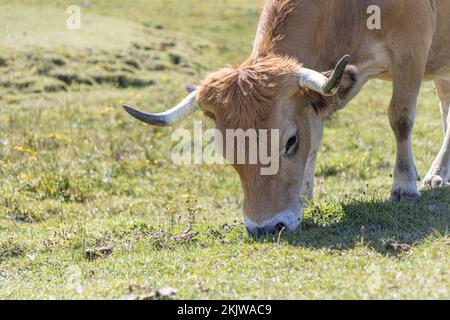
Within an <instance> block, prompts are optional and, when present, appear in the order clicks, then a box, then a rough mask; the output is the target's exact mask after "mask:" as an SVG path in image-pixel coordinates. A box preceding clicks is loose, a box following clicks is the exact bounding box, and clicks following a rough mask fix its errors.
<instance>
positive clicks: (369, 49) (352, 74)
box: [124, 0, 450, 235]
mask: <svg viewBox="0 0 450 320" xmlns="http://www.w3.org/2000/svg"><path fill="white" fill-rule="evenodd" d="M370 6H372V7H373V6H378V8H379V9H380V13H381V25H380V28H369V27H368V24H367V20H368V8H369V7H370ZM449 17H450V1H449V0H268V1H266V3H265V5H264V9H263V13H262V15H261V18H260V21H259V25H258V28H257V33H256V38H255V41H254V46H253V50H252V52H251V54H250V55H249V58H248V59H246V60H245V62H244V63H242V64H240V65H237V66H227V67H225V68H223V69H222V70H219V71H217V72H215V73H211V74H209V75H208V76H207V77H206V78H205V79H204V80H203V81H202V82H201V83H200V85H199V86H198V87H196V89H195V91H193V92H191V93H190V94H189V95H188V96H187V98H186V99H185V100H183V101H182V102H181V103H180V104H179V105H177V106H176V107H174V108H172V109H170V110H168V111H166V112H164V113H161V114H149V113H143V112H140V111H138V110H136V109H134V108H133V107H131V106H129V105H125V106H124V107H125V109H126V111H127V112H128V113H129V114H130V115H132V116H133V117H135V118H137V119H138V120H140V121H143V122H145V123H147V124H150V125H156V126H170V125H173V124H176V123H178V122H180V121H182V120H183V119H185V118H186V117H187V116H188V115H190V114H191V113H192V112H194V111H195V110H196V109H198V108H200V109H201V110H203V111H204V114H205V115H206V116H207V117H209V118H211V119H213V120H214V122H215V125H216V128H217V129H218V130H219V131H221V132H223V131H225V130H226V129H236V128H243V129H248V128H265V129H278V130H279V132H280V134H279V144H280V146H281V147H280V155H279V165H280V169H279V171H278V173H277V174H275V175H268V176H262V175H261V174H260V172H259V171H258V167H259V166H260V165H261V164H256V165H246V164H243V165H242V164H240V165H236V164H233V167H234V168H235V169H236V171H237V173H238V174H239V177H240V180H241V184H242V188H243V192H244V204H243V214H244V223H245V226H246V228H247V231H248V233H249V234H251V235H262V234H270V233H275V232H277V231H280V230H287V231H291V230H295V229H296V228H297V227H298V226H299V224H300V222H301V218H302V212H303V210H304V205H305V201H306V199H311V200H312V197H313V179H314V167H315V162H316V158H317V153H318V151H319V147H320V144H321V140H322V133H323V128H324V120H325V119H326V118H328V117H329V116H330V115H332V114H333V113H334V112H336V111H337V110H340V109H342V108H343V107H345V105H346V104H347V103H348V102H349V101H350V100H351V99H352V98H354V97H355V96H356V94H357V93H358V92H359V91H360V89H361V88H362V87H363V86H364V85H365V84H366V83H367V82H368V81H369V80H371V79H375V78H377V79H384V80H389V81H392V83H393V93H392V99H391V102H390V105H389V110H388V116H389V123H390V126H391V128H392V130H393V133H394V137H395V140H396V146H397V157H396V163H395V168H394V173H393V184H392V189H391V200H392V201H401V202H412V201H417V199H418V198H419V197H420V192H419V189H418V186H417V184H418V181H419V180H420V179H419V175H418V173H417V170H416V167H415V164H414V156H413V150H412V146H411V138H412V130H413V125H414V120H415V115H416V103H417V98H418V94H419V89H420V86H421V83H422V81H423V80H433V81H434V84H435V87H436V90H437V94H438V97H439V99H440V108H441V112H442V121H443V127H444V143H443V145H442V148H441V149H440V151H439V153H438V155H437V157H436V160H435V161H434V162H433V164H432V165H431V168H430V170H429V171H428V173H427V175H426V176H425V178H424V179H423V180H422V188H428V187H432V188H435V187H443V186H448V184H449V178H450V148H449V147H450V130H449V125H450V114H449V106H450V19H449ZM359 112H364V110H360V111H359ZM349 130H351V128H349Z"/></svg>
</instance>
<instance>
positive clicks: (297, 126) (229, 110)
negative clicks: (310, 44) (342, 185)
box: [125, 55, 356, 235]
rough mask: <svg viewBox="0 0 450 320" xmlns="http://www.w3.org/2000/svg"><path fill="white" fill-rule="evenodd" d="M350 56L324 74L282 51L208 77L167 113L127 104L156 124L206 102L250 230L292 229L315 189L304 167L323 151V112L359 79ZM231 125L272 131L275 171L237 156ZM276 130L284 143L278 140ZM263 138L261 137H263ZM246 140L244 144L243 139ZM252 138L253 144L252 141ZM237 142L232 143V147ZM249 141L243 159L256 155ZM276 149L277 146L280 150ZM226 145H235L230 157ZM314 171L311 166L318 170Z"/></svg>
mask: <svg viewBox="0 0 450 320" xmlns="http://www.w3.org/2000/svg"><path fill="white" fill-rule="evenodd" d="M348 59H349V57H348V56H345V57H344V58H343V59H341V61H339V62H338V64H337V66H336V67H335V68H334V70H331V71H328V72H325V73H319V72H316V71H313V70H310V69H306V68H303V67H302V66H301V64H299V63H298V61H297V60H295V59H292V58H287V57H281V56H277V55H267V56H264V57H259V58H251V59H249V60H248V61H247V62H245V63H244V64H242V65H240V66H236V67H232V66H228V67H226V68H224V69H222V70H220V71H218V72H216V73H213V74H211V75H209V76H208V77H207V78H206V79H205V80H204V81H203V82H202V83H201V84H200V86H199V87H198V88H197V89H196V90H195V91H193V92H191V93H190V94H189V95H188V97H187V98H186V99H185V100H184V101H182V102H181V103H180V104H179V105H177V106H176V107H175V108H172V109H171V110H169V111H167V112H164V113H161V114H147V113H142V112H140V111H137V110H136V109H134V108H132V107H130V106H125V109H126V111H127V112H128V113H130V114H131V115H132V116H133V117H135V118H137V119H138V120H141V121H143V122H145V123H148V124H150V125H158V126H167V125H173V124H175V123H178V122H180V121H182V120H183V119H185V118H186V117H187V116H188V115H189V114H191V113H192V112H194V110H196V109H197V108H198V107H201V108H202V109H203V110H204V112H205V114H206V115H207V116H208V117H210V118H211V119H213V120H214V121H215V123H216V128H217V129H218V132H221V133H222V135H220V136H221V137H222V138H223V140H224V141H223V150H222V151H224V156H225V157H226V158H227V159H228V160H229V161H230V162H232V165H233V167H234V168H235V169H236V171H237V172H238V174H239V177H240V179H241V184H242V187H243V190H244V198H245V200H244V208H243V209H244V220H245V225H246V227H247V230H248V232H249V233H250V234H253V235H258V234H267V233H274V232H276V231H279V230H281V229H283V228H284V229H286V230H294V229H296V228H297V227H298V226H299V224H300V221H301V217H302V207H303V204H302V202H303V201H302V197H301V196H300V195H301V194H308V193H310V192H311V191H310V190H311V188H312V186H308V185H307V183H305V181H306V180H305V177H304V176H305V174H308V173H307V172H308V170H311V168H306V166H307V164H308V165H309V162H310V161H311V156H314V155H315V152H316V151H317V150H315V149H316V147H318V146H316V145H315V143H316V142H317V140H320V139H317V135H321V130H322V119H323V117H324V115H327V114H329V113H331V111H332V110H334V109H336V108H337V106H338V104H339V102H340V100H341V99H342V98H344V96H345V95H346V94H347V93H348V92H349V90H350V89H351V87H352V86H353V83H354V82H355V76H356V71H355V70H354V68H352V67H347V64H348ZM228 129H242V130H243V131H247V130H248V129H256V132H257V133H258V134H260V133H262V132H266V131H264V130H262V131H261V130H260V129H268V131H267V132H268V134H267V137H265V140H264V141H266V143H267V150H268V152H269V153H270V154H274V153H273V152H274V151H277V153H276V154H277V155H278V156H277V158H276V159H275V161H277V164H276V167H277V169H278V170H277V171H276V172H272V173H270V174H263V170H261V168H262V167H264V166H265V165H267V164H266V163H263V162H262V161H261V159H260V157H259V156H257V157H256V158H257V162H256V164H255V163H253V164H252V163H242V162H239V163H238V161H235V160H236V156H237V153H238V152H239V151H238V150H241V149H240V146H238V145H237V144H238V142H237V139H235V138H234V137H233V139H227V134H226V131H227V130H228ZM273 130H276V132H277V134H278V136H277V137H278V141H276V143H275V144H273V143H272V142H273V141H272V135H273V134H274V132H275V131H273ZM260 139H262V137H260V136H258V140H260ZM241 142H242V141H241ZM247 142H248V141H247ZM227 146H228V147H230V146H231V148H228V147H227ZM249 146H250V144H249V143H245V152H246V156H245V159H246V160H249V159H250V154H249V153H251V152H258V153H259V152H260V151H259V149H260V148H261V145H260V144H258V145H257V146H258V148H257V149H253V150H250V149H249ZM274 147H275V148H277V149H276V150H274ZM226 150H234V152H233V156H232V157H230V155H229V154H227V151H226ZM312 170H313V168H312Z"/></svg>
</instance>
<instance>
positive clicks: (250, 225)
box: [244, 208, 302, 236]
mask: <svg viewBox="0 0 450 320" xmlns="http://www.w3.org/2000/svg"><path fill="white" fill-rule="evenodd" d="M301 218H302V212H301V209H300V208H295V209H289V210H285V211H283V212H279V213H277V214H276V215H274V217H273V218H271V219H269V220H267V221H265V222H263V223H261V224H258V223H255V222H253V221H252V220H251V219H250V218H249V217H248V216H247V215H246V214H245V212H244V224H245V227H246V229H247V232H248V233H249V235H251V236H264V235H270V234H275V233H277V232H281V231H294V230H296V229H297V228H298V226H299V225H300V223H301Z"/></svg>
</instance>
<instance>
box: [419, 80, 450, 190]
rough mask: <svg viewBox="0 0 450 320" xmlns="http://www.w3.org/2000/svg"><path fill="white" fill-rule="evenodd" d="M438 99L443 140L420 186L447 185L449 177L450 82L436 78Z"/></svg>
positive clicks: (435, 186) (434, 186)
mask: <svg viewBox="0 0 450 320" xmlns="http://www.w3.org/2000/svg"><path fill="white" fill-rule="evenodd" d="M434 84H435V87H436V91H437V94H438V96H439V100H440V106H441V115H442V121H443V127H444V142H443V144H442V147H441V149H440V151H439V153H438V155H437V157H436V160H434V162H433V164H432V165H431V168H430V170H429V171H428V173H427V175H426V176H425V179H424V180H423V183H422V187H423V188H425V187H432V188H437V187H443V186H448V185H449V178H450V130H449V127H450V113H449V109H450V82H448V81H443V80H436V81H435V82H434Z"/></svg>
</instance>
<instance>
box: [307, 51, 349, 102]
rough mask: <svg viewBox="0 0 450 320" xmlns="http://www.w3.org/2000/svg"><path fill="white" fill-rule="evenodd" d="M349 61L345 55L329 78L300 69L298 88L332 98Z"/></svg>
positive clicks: (312, 71) (315, 72)
mask: <svg viewBox="0 0 450 320" xmlns="http://www.w3.org/2000/svg"><path fill="white" fill-rule="evenodd" d="M349 60H350V56H349V55H345V56H344V57H343V58H342V59H341V60H339V62H338V63H337V65H336V67H335V68H334V70H333V73H332V74H331V76H330V78H327V77H325V76H324V75H323V74H322V73H320V72H317V71H314V70H311V69H307V68H302V69H301V71H300V74H299V83H300V86H302V87H305V88H308V89H311V90H313V91H316V92H318V93H320V94H322V95H324V96H334V95H335V94H336V93H337V91H338V89H339V85H340V83H341V80H342V76H343V75H344V71H345V67H347V64H348V62H349Z"/></svg>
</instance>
